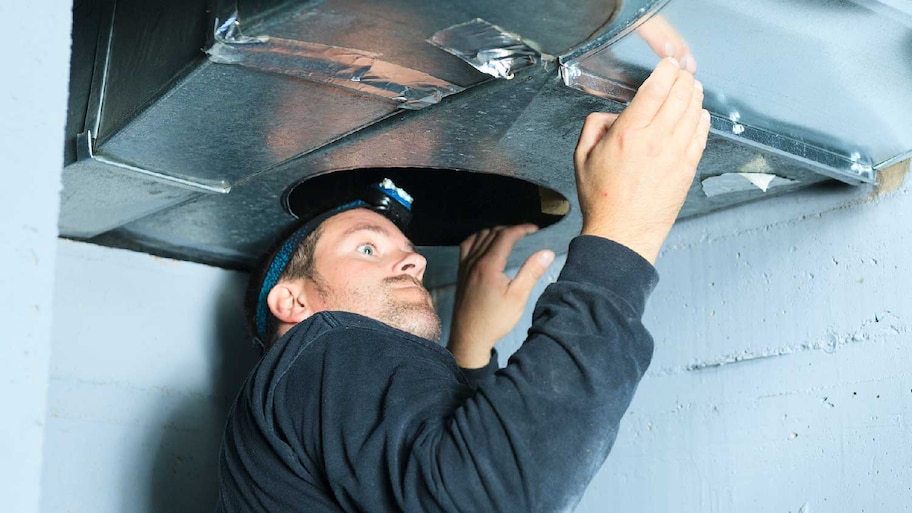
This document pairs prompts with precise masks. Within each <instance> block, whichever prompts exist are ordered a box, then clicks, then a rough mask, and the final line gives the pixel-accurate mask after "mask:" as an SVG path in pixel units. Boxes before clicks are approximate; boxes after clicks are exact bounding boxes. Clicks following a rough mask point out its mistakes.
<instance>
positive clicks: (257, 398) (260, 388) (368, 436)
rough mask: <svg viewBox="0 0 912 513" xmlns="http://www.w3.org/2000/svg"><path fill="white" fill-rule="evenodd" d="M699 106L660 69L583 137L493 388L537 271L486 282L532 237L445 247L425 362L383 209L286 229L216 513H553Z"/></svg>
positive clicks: (626, 371) (567, 487)
mask: <svg viewBox="0 0 912 513" xmlns="http://www.w3.org/2000/svg"><path fill="white" fill-rule="evenodd" d="M702 100H703V92H702V86H701V85H700V84H699V83H698V82H696V81H695V80H694V78H693V76H692V75H691V74H690V73H689V72H688V71H687V70H684V69H681V66H680V64H679V63H678V61H676V60H675V59H673V58H669V59H664V60H662V61H661V62H660V63H659V65H658V66H657V67H656V69H655V71H654V72H653V73H652V75H651V76H650V77H649V79H648V80H646V82H645V83H644V84H643V85H642V87H641V88H640V90H639V92H638V93H637V95H636V97H635V98H634V99H633V101H632V102H631V103H630V105H629V107H628V108H627V109H626V110H625V111H624V112H623V113H622V114H621V115H620V116H617V115H613V114H598V113H597V114H592V115H590V116H589V117H588V118H587V119H586V122H585V124H584V126H583V130H582V133H581V134H580V139H579V143H578V145H577V149H576V152H575V155H574V164H575V167H576V182H577V189H578V194H579V203H580V207H581V210H582V216H583V227H582V232H581V236H580V237H577V238H576V239H574V240H573V241H572V242H571V244H570V248H569V250H568V254H567V262H566V264H565V266H564V268H563V270H562V272H561V275H560V278H559V279H558V280H557V282H556V283H554V284H552V285H550V286H549V287H548V289H547V290H546V291H545V292H544V294H542V296H541V298H540V299H539V301H538V304H537V306H536V309H535V313H534V315H533V324H532V327H531V328H530V330H529V336H528V338H527V340H526V341H525V343H524V344H523V346H522V347H521V348H520V349H519V350H518V351H517V352H516V353H515V354H514V355H513V356H512V357H511V359H510V363H509V365H507V366H506V367H505V368H503V369H500V370H499V371H497V372H496V373H495V372H494V371H495V369H496V362H494V361H492V359H491V357H490V355H491V348H492V347H493V344H494V342H496V340H497V338H499V337H500V336H502V335H503V334H505V333H506V332H507V331H509V330H510V329H511V328H512V327H513V325H515V323H516V322H517V320H518V319H519V314H520V313H521V312H522V310H523V307H524V304H525V302H526V299H527V297H528V293H529V292H528V291H529V290H531V288H532V284H534V282H535V281H536V280H537V278H538V277H539V276H541V274H542V273H543V272H544V269H545V267H547V264H548V263H550V260H551V258H552V257H553V255H552V254H550V253H549V252H539V253H537V254H536V255H533V256H532V257H531V258H530V259H529V261H527V262H526V264H524V266H523V267H522V269H521V270H520V271H519V273H518V274H517V276H516V278H514V279H513V280H510V279H509V278H508V277H507V276H506V275H505V274H504V273H503V270H504V266H505V263H506V256H507V254H509V252H510V250H511V249H512V247H513V244H514V243H515V242H516V240H518V239H519V238H521V237H522V235H523V234H524V233H525V232H528V231H529V230H531V229H533V227H531V226H520V227H513V228H497V229H492V230H486V231H482V232H480V233H479V234H476V235H474V236H472V237H470V238H469V239H468V240H466V241H465V242H464V243H463V244H462V246H461V264H460V291H459V293H458V299H457V305H456V309H455V310H454V321H453V336H452V338H451V340H450V350H451V353H452V354H451V353H450V352H447V351H446V350H444V349H443V348H442V347H440V346H438V345H437V344H436V343H434V342H432V340H434V338H435V337H437V336H439V321H437V316H436V314H435V312H434V309H433V306H432V304H431V301H430V298H429V296H428V293H427V291H426V290H425V289H424V288H423V286H422V285H421V278H422V275H423V273H424V267H425V261H424V259H423V258H422V257H421V256H420V255H418V254H417V252H415V249H414V248H413V247H412V245H411V243H410V242H409V240H408V239H407V238H406V237H405V235H403V233H402V231H401V230H400V229H399V227H398V226H397V222H399V221H401V217H400V216H399V215H398V214H397V211H401V208H400V206H404V205H405V204H406V203H407V201H402V202H399V201H398V200H400V199H404V198H402V197H401V196H402V195H401V194H400V192H401V191H396V190H395V189H393V188H391V186H389V187H386V188H385V189H383V190H385V192H384V194H385V195H386V196H387V197H388V198H393V199H396V200H397V201H396V202H390V201H387V200H382V201H374V200H373V199H370V198H368V199H363V198H362V199H358V200H356V201H355V202H351V203H347V204H345V205H342V206H341V207H339V208H338V209H336V210H332V211H330V212H328V213H325V214H323V215H322V216H319V217H318V218H315V219H313V220H311V221H309V222H308V223H306V224H305V226H303V227H302V228H300V229H298V230H297V231H296V232H295V233H294V234H293V235H292V236H291V237H290V238H289V239H288V240H287V241H286V243H285V244H283V246H282V247H281V248H280V249H279V251H278V253H277V255H276V257H275V258H273V262H272V263H271V264H270V266H269V267H268V268H267V270H266V276H265V278H264V279H263V280H262V283H263V286H262V287H260V288H259V290H256V292H255V293H254V297H255V299H256V303H257V304H258V305H259V306H258V307H257V308H256V312H254V317H255V324H256V329H257V331H258V333H260V334H261V337H265V338H266V339H267V341H268V342H270V343H271V348H270V349H269V350H268V352H267V353H266V355H265V356H264V357H263V359H262V361H261V362H260V364H259V365H258V367H257V369H255V370H254V372H253V373H252V374H251V375H250V377H249V378H248V381H247V383H246V384H245V386H244V388H243V390H242V392H241V394H240V395H239V397H238V400H237V403H236V405H235V408H234V409H233V411H232V413H231V415H230V418H229V421H228V425H227V428H226V433H225V441H224V445H223V450H222V458H221V465H220V501H219V507H220V510H221V511H270V512H279V511H332V512H338V511H410V512H411V511H415V512H418V511H421V512H424V511H469V512H473V511H479V512H481V511H484V512H488V511H510V512H512V511H565V510H568V509H572V508H573V506H574V505H575V504H576V503H577V502H578V500H579V498H580V497H581V495H582V493H583V491H584V490H585V488H586V486H587V484H588V483H589V481H590V480H591V479H592V477H593V476H594V475H595V473H596V471H597V470H598V469H599V467H600V466H601V465H602V463H603V462H604V461H605V458H606V457H607V455H608V452H609V450H610V448H611V445H612V444H613V442H614V439H615V437H616V435H617V429H618V424H619V422H620V419H621V416H622V415H623V413H624V411H625V410H626V408H627V406H628V404H629V403H630V400H631V398H632V396H633V393H634V390H635V388H636V386H637V384H638V382H639V380H640V378H641V377H642V375H643V373H644V372H645V370H646V367H647V366H648V365H649V362H650V359H651V356H652V339H651V337H650V336H649V334H648V333H647V332H646V330H645V328H644V327H643V326H642V324H641V322H640V318H641V315H642V312H643V308H644V305H645V301H646V298H647V296H648V295H649V293H650V292H651V291H652V289H653V287H654V286H655V283H656V280H657V276H656V274H655V270H654V268H653V267H652V263H654V262H655V259H656V257H657V255H658V252H659V248H660V247H661V244H662V242H663V241H664V239H665V237H666V236H667V234H668V231H669V230H670V228H671V226H672V224H673V223H674V220H675V218H676V216H677V213H678V211H679V209H680V207H681V205H682V203H683V201H684V197H685V195H686V192H687V190H688V188H689V186H690V184H691V182H692V180H693V176H694V173H695V170H696V167H697V163H698V162H699V160H700V157H701V156H702V152H703V148H704V146H705V143H706V137H707V132H708V130H709V115H708V113H707V112H706V111H704V110H703V109H702ZM387 185H389V184H387ZM397 196H399V197H398V198H397ZM397 203H400V206H397ZM289 268H292V270H291V271H289ZM256 288H257V287H254V289H256ZM273 340H275V342H274V343H272V341H273ZM454 356H455V358H454ZM460 367H462V368H463V370H461V369H460Z"/></svg>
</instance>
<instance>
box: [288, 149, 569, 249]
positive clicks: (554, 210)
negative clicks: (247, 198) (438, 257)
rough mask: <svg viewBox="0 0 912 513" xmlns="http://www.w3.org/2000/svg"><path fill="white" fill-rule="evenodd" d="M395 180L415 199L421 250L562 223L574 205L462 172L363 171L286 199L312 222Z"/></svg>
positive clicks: (415, 234) (324, 177)
mask: <svg viewBox="0 0 912 513" xmlns="http://www.w3.org/2000/svg"><path fill="white" fill-rule="evenodd" d="M384 178H389V179H391V180H392V181H393V182H395V183H396V185H397V186H399V187H401V188H403V189H405V190H406V191H407V192H408V193H409V194H410V195H411V196H412V197H413V198H414V202H413V204H412V213H413V217H412V222H411V224H410V225H409V228H408V236H409V238H410V239H411V240H412V242H413V243H414V244H415V245H418V246H451V245H456V244H459V243H460V242H462V240H463V239H465V238H466V237H468V236H469V235H471V234H473V233H475V232H477V231H478V230H481V229H482V228H488V227H492V226H497V225H514V224H523V223H532V224H535V225H537V226H538V227H539V228H544V227H546V226H550V225H552V224H554V223H556V222H558V221H560V220H561V219H562V218H563V217H564V216H565V215H566V214H567V212H569V211H570V202H568V201H567V199H566V198H565V197H564V196H563V195H562V194H561V193H559V192H557V191H555V190H553V189H549V188H547V187H543V186H540V185H538V184H535V183H532V182H529V181H526V180H523V179H520V178H514V177H510V176H504V175H498V174H491V173H480V172H474V171H466V170H460V169H440V168H417V167H395V168H375V167H374V168H359V169H347V170H340V171H332V172H329V173H324V174H320V175H318V176H314V177H310V178H305V179H304V180H301V181H300V182H297V183H295V184H293V185H292V186H291V187H289V188H288V189H287V190H286V191H285V193H284V194H283V196H282V202H283V205H284V206H285V209H286V210H288V212H289V213H291V214H292V215H294V216H295V217H297V218H299V219H302V220H307V219H310V218H311V217H313V216H315V215H317V214H319V213H322V212H325V211H326V210H329V209H330V208H334V207H336V206H338V205H340V204H342V203H343V202H347V201H348V200H349V196H350V195H352V194H354V193H355V192H356V191H361V190H364V189H365V188H366V187H370V186H371V185H373V184H375V183H377V182H379V181H381V180H383V179H384Z"/></svg>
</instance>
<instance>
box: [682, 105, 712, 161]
mask: <svg viewBox="0 0 912 513" xmlns="http://www.w3.org/2000/svg"><path fill="white" fill-rule="evenodd" d="M709 125H710V117H709V111H707V110H706V109H703V110H701V111H700V121H699V122H698V123H697V129H696V131H695V132H694V134H693V139H691V141H690V146H688V148H687V158H688V160H690V162H692V163H693V165H694V167H696V165H697V164H698V163H699V162H700V158H702V157H703V150H704V149H706V139H707V137H708V136H709Z"/></svg>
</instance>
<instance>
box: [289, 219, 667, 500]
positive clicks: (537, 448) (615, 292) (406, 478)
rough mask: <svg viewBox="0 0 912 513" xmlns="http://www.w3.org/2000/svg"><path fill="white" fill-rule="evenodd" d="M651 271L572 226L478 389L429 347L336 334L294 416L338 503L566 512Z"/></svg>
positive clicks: (615, 393)
mask: <svg viewBox="0 0 912 513" xmlns="http://www.w3.org/2000/svg"><path fill="white" fill-rule="evenodd" d="M656 282H657V275H656V273H655V270H654V269H653V267H652V266H651V265H650V264H649V263H648V262H646V261H645V260H644V259H642V258H641V257H640V256H639V255H637V254H636V253H634V252H633V251H631V250H629V249H627V248H625V247H623V246H621V245H619V244H616V243H614V242H611V241H608V240H606V239H601V238H597V237H578V238H576V239H574V240H573V241H572V242H571V245H570V249H569V252H568V256H567V263H566V265H565V266H564V268H563V270H562V272H561V275H560V278H559V279H558V280H557V282H555V283H553V284H551V285H550V286H549V287H548V288H547V289H546V291H545V292H544V294H542V296H541V298H540V299H539V301H538V303H537V305H536V308H535V311H534V314H533V323H532V327H531V328H530V329H529V333H528V338H527V339H526V341H525V342H524V344H523V346H522V347H521V348H520V349H519V350H518V351H517V352H516V353H514V355H513V356H512V357H511V358H510V361H509V363H508V365H507V366H506V367H504V368H503V369H501V370H499V371H498V372H496V374H494V376H493V377H490V378H489V379H486V380H483V381H482V382H481V383H480V384H479V385H478V388H477V390H473V389H472V388H471V387H470V386H467V383H466V382H465V381H464V380H462V379H456V378H455V377H459V376H460V373H459V372H458V371H457V368H456V366H455V362H454V361H453V360H452V358H450V359H449V360H448V361H446V360H442V359H441V358H440V357H439V355H436V354H429V353H432V352H433V351H431V350H430V349H427V348H426V349H423V351H425V352H424V353H422V352H413V353H412V354H410V355H409V356H408V358H403V355H402V354H397V353H396V352H397V351H399V349H395V347H396V346H393V345H387V344H384V343H382V342H379V343H378V342H376V341H368V340H366V339H367V338H368V337H366V336H363V335H362V336H359V337H352V339H351V342H350V343H345V344H341V343H339V344H334V345H333V346H332V347H333V348H334V349H333V350H332V351H328V352H327V353H326V354H325V355H324V356H323V357H322V360H321V361H319V362H317V363H315V364H314V366H315V367H314V368H319V369H320V372H321V373H323V374H324V377H323V383H327V382H330V381H333V382H336V383H337V385H334V388H330V387H328V386H326V385H322V386H321V389H320V390H319V392H318V394H316V395H315V396H314V397H313V399H308V401H313V405H312V406H310V407H308V408H307V409H305V411H307V410H308V409H314V410H316V411H315V412H314V413H312V414H311V415H310V417H312V418H306V419H303V424H301V425H298V426H296V428H295V429H296V430H297V431H298V434H299V436H300V437H302V438H306V439H307V440H304V441H303V443H304V444H305V445H307V446H309V447H316V449H311V450H309V451H304V452H307V453H309V454H313V455H315V456H316V457H319V461H321V462H322V463H321V464H319V465H318V466H319V467H321V469H320V472H321V473H325V475H326V484H327V487H328V488H329V489H330V491H331V493H332V495H333V496H334V498H335V500H336V501H337V503H338V504H339V506H340V507H341V508H342V509H343V510H345V511H375V510H378V511H379V510H384V511H389V510H392V509H398V510H403V511H464V512H472V511H565V510H567V509H568V508H571V507H572V506H574V505H575V504H576V503H577V502H578V501H579V499H580V497H581V496H582V493H583V491H584V490H585V488H586V486H587V485H588V483H589V482H590V480H591V479H592V478H593V476H594V475H595V473H596V472H597V471H598V469H599V468H600V467H601V465H602V464H603V463H604V461H605V459H606V457H607V456H608V452H609V451H610V449H611V446H612V444H613V443H614V440H615V438H616V436H617V432H618V425H619V423H620V420H621V417H622V416H623V414H624V412H625V411H626V409H627V407H628V405H629V404H630V401H631V399H632V397H633V394H634V391H635V389H636V387H637V384H638V383H639V380H640V378H641V377H642V376H643V373H644V372H645V370H646V368H647V366H648V365H649V362H650V360H651V357H652V351H653V343H652V338H651V336H650V335H649V333H648V332H647V331H646V329H645V328H644V327H643V325H642V323H641V316H642V313H643V309H644V306H645V302H646V298H647V296H648V295H649V294H650V292H651V291H652V289H653V288H654V287H655V284H656ZM365 351H366V352H367V353H366V354H365ZM441 351H443V349H442V348H441ZM355 354H358V355H359V356H354V355H355ZM422 355H424V356H422ZM403 360H407V361H403ZM444 362H445V363H444ZM454 376H455V377H454ZM330 377H331V378H332V379H328V378H330ZM339 382H341V383H342V384H338V383H339ZM299 420H300V419H299ZM296 452H298V451H296Z"/></svg>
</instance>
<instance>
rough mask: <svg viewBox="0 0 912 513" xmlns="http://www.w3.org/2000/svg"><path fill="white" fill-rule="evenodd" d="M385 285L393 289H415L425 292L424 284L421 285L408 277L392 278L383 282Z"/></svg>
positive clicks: (413, 278)
mask: <svg viewBox="0 0 912 513" xmlns="http://www.w3.org/2000/svg"><path fill="white" fill-rule="evenodd" d="M384 281H385V282H386V284H387V285H389V286H390V287H392V288H394V289H409V288H414V287H417V288H419V289H421V290H426V289H425V288H424V284H422V283H421V282H420V281H419V280H418V279H417V278H415V277H413V276H409V275H407V274H406V275H402V276H393V277H391V278H387V279H386V280H384Z"/></svg>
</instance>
